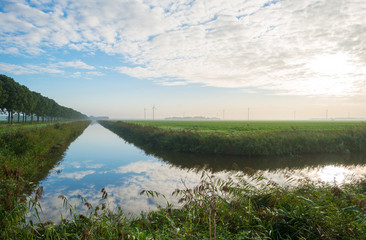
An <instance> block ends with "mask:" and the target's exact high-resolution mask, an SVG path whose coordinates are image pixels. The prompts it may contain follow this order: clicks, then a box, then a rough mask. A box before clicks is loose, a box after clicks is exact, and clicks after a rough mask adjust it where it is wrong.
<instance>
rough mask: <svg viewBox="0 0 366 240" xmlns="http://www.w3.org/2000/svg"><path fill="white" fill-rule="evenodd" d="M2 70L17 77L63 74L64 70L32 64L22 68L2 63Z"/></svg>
mask: <svg viewBox="0 0 366 240" xmlns="http://www.w3.org/2000/svg"><path fill="white" fill-rule="evenodd" d="M0 70H1V71H4V72H10V73H13V74H16V75H21V74H37V73H63V71H62V70H59V69H56V68H53V67H42V66H37V65H31V64H26V65H24V66H21V65H16V64H9V63H0Z"/></svg>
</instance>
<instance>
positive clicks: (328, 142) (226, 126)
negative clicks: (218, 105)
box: [101, 121, 366, 156]
mask: <svg viewBox="0 0 366 240" xmlns="http://www.w3.org/2000/svg"><path fill="white" fill-rule="evenodd" d="M101 124H102V125H103V126H105V127H107V128H108V129H110V130H112V131H113V132H115V133H117V134H118V135H120V136H121V137H123V138H124V139H126V140H128V141H131V142H133V143H134V144H137V145H139V146H142V147H144V148H146V149H150V150H155V151H173V152H194V153H210V154H211V153H212V154H229V155H243V156H271V155H272V156H273V155H298V154H306V153H350V152H365V151H366V123H365V122H336V121H334V122H234V121H233V122H231V121H215V122H189V121H188V122H184V121H101Z"/></svg>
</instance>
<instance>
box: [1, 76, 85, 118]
mask: <svg viewBox="0 0 366 240" xmlns="http://www.w3.org/2000/svg"><path fill="white" fill-rule="evenodd" d="M0 111H1V112H2V113H7V114H8V122H9V123H13V120H14V114H15V113H16V114H17V118H18V122H20V121H23V122H26V121H27V119H29V118H30V121H31V122H33V121H34V120H35V119H34V118H36V119H37V122H39V121H40V119H41V121H55V120H73V119H86V118H88V117H87V116H86V115H84V114H82V113H80V112H78V111H75V110H74V109H72V108H67V107H63V106H60V105H59V104H58V103H56V102H55V101H54V100H53V99H49V98H47V97H44V96H42V95H41V94H40V93H37V92H33V91H30V90H29V89H28V88H27V87H26V86H23V85H20V84H19V83H17V82H15V81H14V79H12V78H10V77H8V76H5V75H2V74H0ZM21 115H22V117H21Z"/></svg>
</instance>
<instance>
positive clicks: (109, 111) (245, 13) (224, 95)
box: [0, 0, 366, 120]
mask: <svg viewBox="0 0 366 240" xmlns="http://www.w3.org/2000/svg"><path fill="white" fill-rule="evenodd" d="M365 15H366V2H364V1H349V0H348V1H346V0H334V1H333V0H332V1H331V0H320V1H313V0H309V1H300V0H283V1H267V0H247V1H243V0H231V1H224V0H210V1H204V0H197V1H180V0H159V1H158V0H95V1H88V0H79V1H69V0H59V1H51V0H27V1H25V0H2V1H1V2H0V73H2V74H6V75H8V76H11V77H13V78H14V79H15V80H16V81H18V82H20V83H21V84H23V85H26V86H27V87H28V88H30V89H31V90H33V91H37V92H40V93H41V94H43V95H44V96H47V97H50V98H52V99H55V100H56V101H57V102H58V103H59V104H61V105H64V106H68V107H72V108H74V109H76V110H78V111H81V112H83V113H85V114H87V115H107V116H110V117H111V118H143V117H144V108H146V109H147V117H148V118H151V117H152V110H151V108H152V106H153V104H155V106H156V108H157V110H156V117H157V118H165V117H171V116H197V115H199V116H206V117H220V118H222V117H223V111H225V118H226V119H246V118H247V109H248V108H250V118H251V119H261V120H270V119H281V120H290V119H294V118H296V119H298V120H300V119H309V118H324V117H325V112H326V111H327V110H328V115H329V117H348V116H350V117H366V107H365V102H366V98H365V96H366V95H365V90H366V89H365V83H366V40H365V39H366V19H365V18H364V16H365Z"/></svg>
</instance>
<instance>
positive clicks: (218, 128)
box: [126, 121, 366, 133]
mask: <svg viewBox="0 0 366 240" xmlns="http://www.w3.org/2000/svg"><path fill="white" fill-rule="evenodd" d="M126 122H129V123H136V124H140V125H143V126H154V127H159V128H163V129H172V130H196V131H202V132H226V133H234V132H240V133H245V132H258V131H259V132H273V131H276V132H277V131H294V130H299V131H332V130H343V129H346V128H352V127H360V126H363V127H366V122H359V121H357V122H354V121H126Z"/></svg>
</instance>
